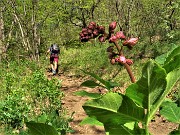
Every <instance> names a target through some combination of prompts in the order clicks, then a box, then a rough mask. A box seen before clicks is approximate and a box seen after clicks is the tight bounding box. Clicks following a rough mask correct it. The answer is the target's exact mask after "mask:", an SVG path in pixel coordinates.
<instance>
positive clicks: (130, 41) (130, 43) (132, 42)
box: [123, 38, 138, 49]
mask: <svg viewBox="0 0 180 135" xmlns="http://www.w3.org/2000/svg"><path fill="white" fill-rule="evenodd" d="M137 42H138V38H130V39H128V40H126V41H124V42H123V45H124V46H127V47H128V48H129V49H132V47H133V46H134V45H135V44H136V43H137Z"/></svg>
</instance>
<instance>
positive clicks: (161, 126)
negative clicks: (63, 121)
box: [58, 74, 178, 135]
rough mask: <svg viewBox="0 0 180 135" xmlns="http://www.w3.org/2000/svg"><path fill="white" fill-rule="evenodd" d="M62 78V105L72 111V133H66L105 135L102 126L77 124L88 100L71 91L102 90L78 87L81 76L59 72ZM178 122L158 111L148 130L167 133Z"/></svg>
mask: <svg viewBox="0 0 180 135" xmlns="http://www.w3.org/2000/svg"><path fill="white" fill-rule="evenodd" d="M58 78H59V79H60V80H62V87H61V90H62V91H63V92H64V94H65V97H64V98H63V100H62V103H63V107H64V108H66V110H67V114H68V115H69V116H70V115H71V114H72V113H73V112H74V114H73V120H72V122H70V126H71V128H72V129H73V130H74V131H75V132H74V133H68V135H105V130H104V128H103V127H102V126H90V125H83V126H81V125H79V123H80V122H81V121H82V120H83V119H84V118H85V117H86V116H87V115H86V113H85V112H84V110H83V108H82V105H83V104H84V103H85V101H86V100H88V98H87V97H81V96H76V95H74V94H73V93H74V92H76V91H80V90H86V91H87V92H97V93H98V92H102V91H100V90H99V89H97V88H94V89H91V88H86V87H80V84H81V83H82V82H83V78H74V77H72V76H67V75H66V76H65V75H63V74H60V75H59V76H58ZM177 127H178V124H174V123H171V122H168V121H166V120H165V119H164V118H163V117H161V116H160V115H159V114H158V113H157V114H156V116H155V118H154V120H152V122H151V123H150V124H149V131H150V133H151V134H152V135H168V134H169V133H170V132H171V131H173V130H174V129H177Z"/></svg>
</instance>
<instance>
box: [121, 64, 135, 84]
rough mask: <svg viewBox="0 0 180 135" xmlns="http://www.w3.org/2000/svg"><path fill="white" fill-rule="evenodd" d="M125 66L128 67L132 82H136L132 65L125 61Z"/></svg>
mask: <svg viewBox="0 0 180 135" xmlns="http://www.w3.org/2000/svg"><path fill="white" fill-rule="evenodd" d="M124 67H125V68H126V70H127V72H128V74H129V77H130V78H131V82H132V83H135V82H136V80H135V77H134V75H133V73H132V71H131V68H130V66H129V65H128V64H127V63H124Z"/></svg>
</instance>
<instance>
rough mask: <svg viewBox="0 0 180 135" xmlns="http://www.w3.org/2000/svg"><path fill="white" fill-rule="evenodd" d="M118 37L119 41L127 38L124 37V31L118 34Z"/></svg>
mask: <svg viewBox="0 0 180 135" xmlns="http://www.w3.org/2000/svg"><path fill="white" fill-rule="evenodd" d="M116 37H117V38H118V39H125V38H126V37H125V36H124V33H123V32H122V31H119V32H117V33H116Z"/></svg>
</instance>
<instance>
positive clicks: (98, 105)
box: [83, 92, 144, 126]
mask: <svg viewBox="0 0 180 135" xmlns="http://www.w3.org/2000/svg"><path fill="white" fill-rule="evenodd" d="M83 108H84V110H85V111H86V113H87V114H88V116H90V117H95V118H96V119H97V120H98V121H100V122H102V123H103V124H107V123H111V125H114V126H116V125H119V124H124V123H127V122H133V121H143V118H144V110H143V109H142V108H140V107H138V106H136V104H135V103H134V102H133V101H132V100H131V99H129V98H128V97H126V96H124V95H120V94H118V93H112V92H110V93H107V94H105V95H103V96H102V97H101V98H98V99H93V100H89V101H87V102H86V103H85V104H84V105H83Z"/></svg>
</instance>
